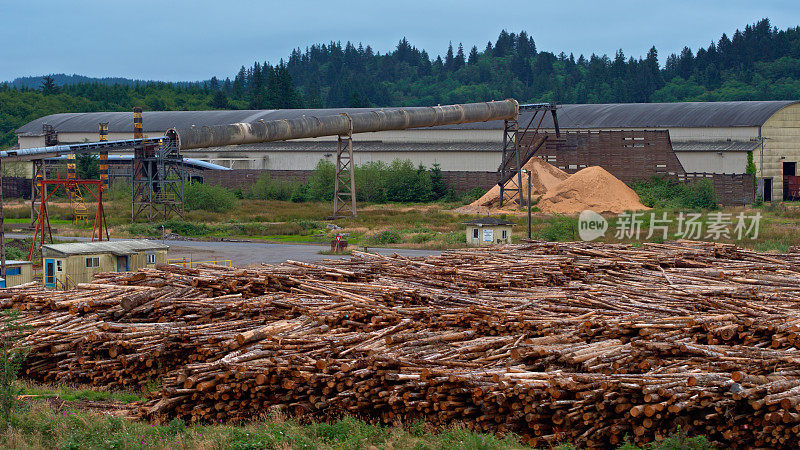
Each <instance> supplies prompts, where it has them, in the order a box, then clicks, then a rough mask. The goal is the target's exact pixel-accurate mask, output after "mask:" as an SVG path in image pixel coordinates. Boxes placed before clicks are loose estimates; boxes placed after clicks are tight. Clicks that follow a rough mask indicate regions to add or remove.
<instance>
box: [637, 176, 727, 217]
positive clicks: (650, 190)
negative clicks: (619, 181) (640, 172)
mask: <svg viewBox="0 0 800 450" xmlns="http://www.w3.org/2000/svg"><path fill="white" fill-rule="evenodd" d="M631 187H632V188H633V190H634V191H636V193H637V194H639V198H640V199H641V201H642V203H643V204H644V205H645V206H649V207H651V208H692V209H716V208H717V196H716V193H715V192H714V186H713V185H712V184H711V181H710V180H698V181H695V182H692V183H681V182H678V181H673V180H669V179H666V178H662V177H653V178H650V179H649V180H640V181H635V182H634V183H632V185H631Z"/></svg>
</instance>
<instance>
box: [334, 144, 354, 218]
mask: <svg viewBox="0 0 800 450" xmlns="http://www.w3.org/2000/svg"><path fill="white" fill-rule="evenodd" d="M348 215H350V216H353V217H355V216H356V171H355V163H354V162H353V136H351V135H348V136H339V139H338V144H337V147H336V177H335V178H334V181H333V217H344V216H348Z"/></svg>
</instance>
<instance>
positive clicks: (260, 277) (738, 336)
mask: <svg viewBox="0 0 800 450" xmlns="http://www.w3.org/2000/svg"><path fill="white" fill-rule="evenodd" d="M798 283H800V254H799V253H791V252H790V253H787V254H780V255H778V254H765V253H758V252H753V251H748V250H744V249H741V248H738V247H736V246H733V245H723V244H714V243H701V242H672V243H663V244H652V243H645V244H642V246H641V247H632V246H629V245H622V244H618V245H612V244H597V243H540V242H534V243H529V244H521V245H512V246H497V247H491V248H485V249H471V250H457V251H449V252H445V253H443V254H441V255H439V256H430V257H427V258H424V259H412V258H406V257H401V256H397V255H394V256H379V255H373V254H366V253H354V256H353V257H352V258H351V259H349V260H340V261H329V262H324V263H322V264H319V265H315V264H309V263H301V262H294V261H287V262H286V263H284V264H281V265H278V266H267V265H263V266H259V267H256V268H248V269H239V268H231V267H220V266H202V267H199V268H192V269H188V268H180V267H176V266H170V265H159V266H158V267H157V268H156V269H141V270H140V271H138V272H135V273H125V274H120V273H108V274H99V275H97V276H96V277H95V279H94V280H93V281H92V282H91V283H86V284H80V285H79V286H78V287H77V288H76V289H73V290H70V291H65V292H55V291H48V290H44V289H42V288H41V287H39V286H35V285H23V286H19V287H17V288H13V289H7V290H4V291H2V292H1V293H0V301H2V305H3V307H4V308H14V309H17V310H20V311H21V313H22V317H23V319H24V320H25V321H26V322H27V323H28V324H29V325H30V326H31V328H30V334H29V335H28V336H27V337H26V338H25V339H24V340H23V341H22V342H19V345H20V346H23V347H27V348H28V349H29V350H30V352H29V357H28V358H27V360H26V361H25V366H24V367H23V372H24V375H25V376H26V377H27V378H30V379H33V380H38V381H43V382H68V383H82V384H88V385H92V386H96V387H102V388H107V389H134V388H137V387H140V386H144V385H146V384H148V383H152V381H153V380H155V379H161V380H162V384H161V386H160V388H159V389H158V390H157V391H156V392H153V393H152V394H150V399H149V401H147V402H146V403H144V404H141V405H140V406H139V409H138V414H139V416H140V417H141V418H145V419H148V420H151V421H153V422H157V423H163V422H167V421H170V420H172V419H174V418H182V419H184V420H186V421H189V422H191V423H202V422H212V421H213V422H219V421H227V422H236V421H243V420H247V419H249V418H253V417H258V415H259V414H261V413H265V412H267V411H269V410H271V409H274V408H278V409H281V410H283V411H284V412H285V413H287V414H289V415H292V416H296V417H298V418H300V420H327V419H331V418H337V417H341V416H342V415H353V416H356V417H359V418H362V419H364V420H367V421H370V422H379V423H387V424H408V423H411V422H413V421H416V420H419V419H424V420H425V421H427V422H428V423H431V424H433V425H441V426H447V425H450V424H453V423H456V422H462V423H464V424H465V425H466V426H468V427H470V428H473V429H476V430H480V431H486V432H493V433H499V434H504V433H509V432H513V433H516V434H517V435H519V436H521V438H522V439H523V441H524V442H526V443H528V444H530V445H534V446H548V445H554V444H557V443H561V442H569V443H573V444H575V445H578V446H581V447H609V446H614V445H615V444H618V443H621V442H622V441H623V440H624V439H625V437H626V436H627V437H629V438H630V439H631V440H633V441H634V442H635V443H637V444H643V443H647V442H652V441H654V440H656V439H659V438H662V437H665V436H667V435H669V434H670V433H672V432H674V431H675V430H676V429H678V427H680V429H681V430H683V431H685V432H687V433H689V434H691V435H695V434H702V435H705V436H707V437H708V438H709V439H710V440H711V441H713V442H715V443H717V444H719V445H720V446H721V447H789V446H791V447H796V446H797V445H798V444H799V443H800V442H798V436H800V352H798V345H800V308H798V307H799V306H800V292H798V290H797V286H798Z"/></svg>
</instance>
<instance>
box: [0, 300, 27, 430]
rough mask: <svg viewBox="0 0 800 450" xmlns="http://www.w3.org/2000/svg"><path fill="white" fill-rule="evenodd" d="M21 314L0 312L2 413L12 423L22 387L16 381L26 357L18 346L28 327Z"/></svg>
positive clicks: (6, 420) (17, 312) (5, 419)
mask: <svg viewBox="0 0 800 450" xmlns="http://www.w3.org/2000/svg"><path fill="white" fill-rule="evenodd" d="M19 316H20V313H19V311H16V310H13V309H11V310H7V311H3V312H2V313H0V320H2V322H1V323H0V415H2V418H3V420H4V421H5V422H6V424H10V420H11V413H12V411H13V410H14V408H16V405H17V401H18V400H17V395H19V394H20V389H19V388H18V387H17V386H16V385H15V381H16V380H17V375H18V374H19V371H20V369H21V368H22V361H23V360H24V359H25V352H24V351H23V350H20V349H19V348H17V347H16V344H17V343H18V342H19V341H21V340H22V338H23V337H24V335H25V329H26V325H25V324H23V323H21V322H20V317H19Z"/></svg>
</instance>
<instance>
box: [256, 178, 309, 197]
mask: <svg viewBox="0 0 800 450" xmlns="http://www.w3.org/2000/svg"><path fill="white" fill-rule="evenodd" d="M298 184H299V183H285V182H279V181H275V180H273V179H272V178H270V176H269V174H264V175H262V176H260V177H259V178H258V180H256V182H255V183H254V184H253V187H252V189H250V192H248V193H247V197H248V198H252V199H258V200H289V199H290V198H291V197H292V193H293V192H294V190H295V188H296V186H297V185H298Z"/></svg>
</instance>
